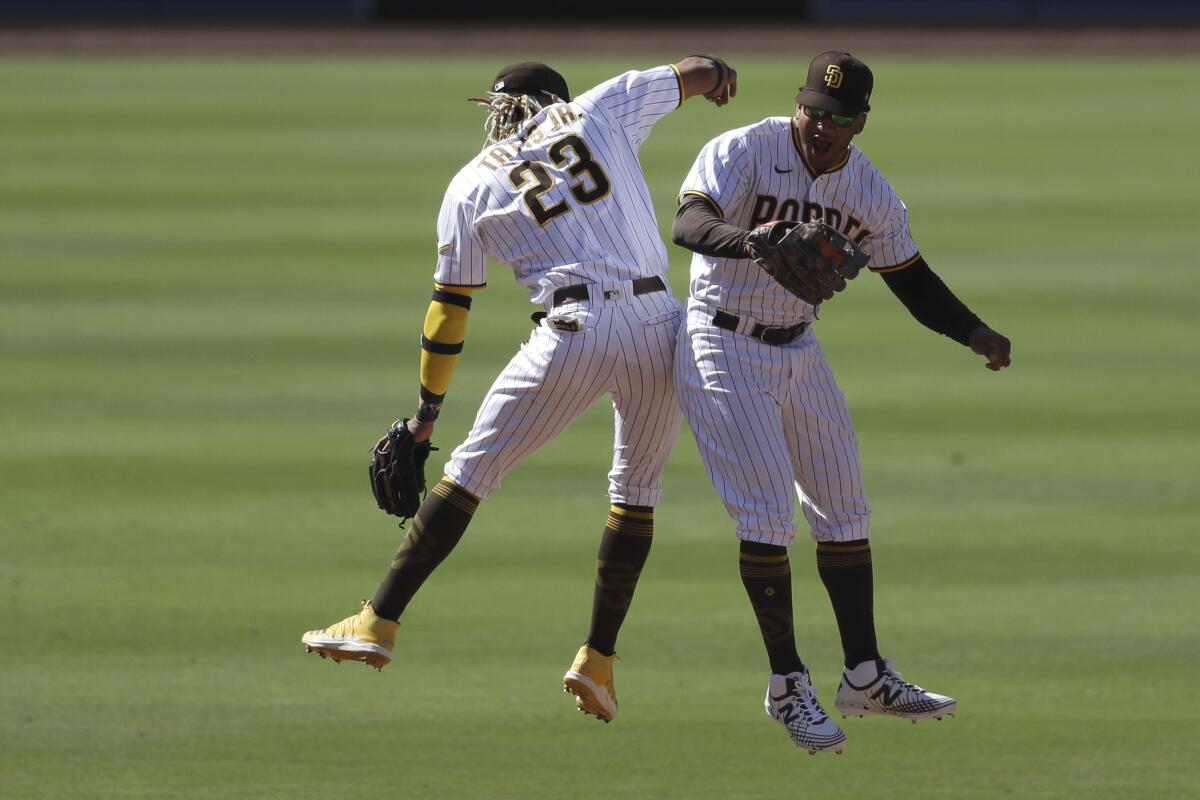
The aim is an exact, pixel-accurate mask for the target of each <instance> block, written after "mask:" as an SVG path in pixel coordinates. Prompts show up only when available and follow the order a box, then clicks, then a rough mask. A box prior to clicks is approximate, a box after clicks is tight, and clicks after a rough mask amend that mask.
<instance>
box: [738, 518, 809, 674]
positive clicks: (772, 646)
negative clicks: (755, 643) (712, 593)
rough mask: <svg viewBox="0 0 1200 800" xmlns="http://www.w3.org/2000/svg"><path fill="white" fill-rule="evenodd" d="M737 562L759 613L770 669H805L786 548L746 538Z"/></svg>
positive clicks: (776, 672)
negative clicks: (794, 617)
mask: <svg viewBox="0 0 1200 800" xmlns="http://www.w3.org/2000/svg"><path fill="white" fill-rule="evenodd" d="M738 566H739V568H740V569H741V573H742V585H743V586H745V587H746V594H747V595H749V597H750V605H751V606H753V607H754V615H755V616H756V617H758V629H759V630H760V631H761V632H762V638H763V644H765V645H766V646H767V657H768V658H769V659H770V660H771V672H773V673H775V674H776V675H787V674H788V673H789V672H798V671H800V670H803V669H804V662H803V661H801V660H800V655H799V654H798V653H797V652H796V632H795V629H794V627H793V625H792V565H791V563H790V562H789V561H788V552H787V548H786V547H781V546H779V545H774V544H761V543H759V542H747V541H743V542H742V545H741V557H740V559H739V561H738Z"/></svg>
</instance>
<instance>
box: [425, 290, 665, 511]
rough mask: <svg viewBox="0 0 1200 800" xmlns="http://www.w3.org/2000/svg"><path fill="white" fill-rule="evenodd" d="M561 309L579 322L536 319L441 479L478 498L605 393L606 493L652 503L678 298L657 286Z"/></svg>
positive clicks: (660, 464) (656, 494) (661, 459)
mask: <svg viewBox="0 0 1200 800" xmlns="http://www.w3.org/2000/svg"><path fill="white" fill-rule="evenodd" d="M629 294H630V295H632V292H629ZM567 307H568V308H572V309H573V312H572V318H573V319H576V320H579V321H580V322H581V323H582V324H583V325H584V326H585V327H584V329H583V330H582V331H578V332H573V333H572V332H565V331H560V330H555V329H554V328H550V327H547V326H546V323H545V322H544V321H543V323H542V326H541V327H539V328H537V329H535V330H534V332H533V335H532V336H531V337H530V339H529V341H528V342H527V343H525V344H524V345H522V346H521V350H520V352H518V353H517V355H516V356H514V357H513V359H512V361H510V362H509V363H508V366H507V367H505V368H504V371H503V372H501V373H500V375H499V377H497V378H496V381H495V383H494V384H493V385H492V388H491V389H490V390H489V391H488V394H487V397H486V398H485V399H484V402H483V405H482V406H481V407H480V409H479V412H478V414H477V415H476V417H475V424H474V426H473V427H472V429H471V433H470V434H469V435H468V436H467V439H466V441H465V442H463V443H462V444H461V445H459V447H458V448H456V449H455V451H454V453H453V454H452V455H451V457H450V462H449V464H448V465H447V467H446V476H447V477H448V478H450V479H451V480H453V481H454V482H455V483H457V484H458V485H459V486H462V487H463V488H464V489H466V490H467V491H469V492H470V493H471V494H473V495H475V496H477V497H479V498H485V497H487V496H488V495H489V494H491V493H492V492H493V491H495V490H496V488H498V487H499V486H500V482H501V480H503V478H504V476H505V475H507V474H508V473H509V471H511V470H512V469H513V468H514V467H515V466H517V464H519V463H520V462H521V461H523V460H524V459H525V458H526V457H527V456H529V455H530V454H531V453H532V452H533V451H535V450H537V449H538V448H539V447H541V446H542V445H543V444H545V443H546V442H548V441H550V440H551V439H553V438H554V437H555V436H557V435H558V434H559V433H561V432H562V430H563V429H564V428H566V427H567V425H568V424H570V423H571V421H573V420H574V419H575V418H576V417H578V416H579V415H580V414H581V413H583V411H584V410H585V409H587V407H588V406H590V405H591V404H592V402H593V401H595V400H596V399H597V398H599V397H600V396H601V395H604V394H610V395H612V398H613V411H614V416H615V420H616V435H615V442H614V447H613V466H612V470H611V471H610V472H609V475H608V478H609V497H610V498H611V500H612V502H614V503H625V504H627V505H635V506H653V505H656V504H657V503H658V501H659V499H660V497H661V496H662V485H661V482H660V476H661V475H662V470H663V468H664V467H665V466H666V461H667V457H668V456H669V455H670V453H671V447H672V445H673V444H674V442H675V434H676V432H677V431H678V428H679V408H678V404H677V402H676V400H675V387H674V385H673V383H672V380H671V371H672V367H671V358H672V351H673V349H674V342H675V338H676V335H677V331H678V329H679V327H680V322H681V313H680V311H679V303H678V301H677V300H676V299H675V298H674V297H672V296H671V295H669V294H668V293H667V292H656V293H654V294H647V295H641V296H640V297H635V298H633V299H632V300H625V299H624V298H621V299H619V300H613V301H606V300H599V301H597V300H592V301H588V302H583V303H572V304H570V305H569V306H567ZM561 308H563V307H560V309H561Z"/></svg>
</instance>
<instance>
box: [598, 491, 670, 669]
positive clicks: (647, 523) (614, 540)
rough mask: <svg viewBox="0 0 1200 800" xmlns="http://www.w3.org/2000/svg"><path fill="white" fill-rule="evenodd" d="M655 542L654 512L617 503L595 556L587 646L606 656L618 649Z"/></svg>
mask: <svg viewBox="0 0 1200 800" xmlns="http://www.w3.org/2000/svg"><path fill="white" fill-rule="evenodd" d="M653 541H654V509H653V508H650V507H649V506H627V505H624V504H623V503H614V504H613V506H612V508H611V509H609V512H608V521H607V522H606V523H605V525H604V535H603V536H602V537H601V539H600V552H599V553H598V554H597V555H596V591H595V593H594V595H593V596H592V626H591V628H590V629H589V630H588V635H587V641H586V642H585V644H587V646H588V647H591V648H593V649H595V650H599V651H600V652H601V653H603V654H604V655H606V656H611V655H612V654H613V653H614V652H615V651H616V647H617V634H618V633H619V632H620V630H621V623H623V622H624V621H625V615H626V614H627V613H628V612H629V604H630V603H631V602H633V592H634V590H635V589H636V588H637V584H638V579H639V578H640V577H641V576H642V567H643V566H645V564H646V558H647V556H649V555H650V545H651V543H652V542H653Z"/></svg>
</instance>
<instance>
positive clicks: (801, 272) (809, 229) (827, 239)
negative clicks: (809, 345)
mask: <svg viewBox="0 0 1200 800" xmlns="http://www.w3.org/2000/svg"><path fill="white" fill-rule="evenodd" d="M746 244H747V246H748V247H749V249H750V257H751V258H753V259H754V262H755V263H756V264H758V265H759V266H760V267H762V268H763V269H764V270H766V272H767V273H768V274H769V275H770V276H771V277H772V278H774V279H775V280H777V281H778V282H779V284H780V285H781V286H783V288H785V289H787V290H788V291H789V292H791V293H792V294H794V295H796V297H799V298H800V299H801V300H803V301H804V302H806V303H808V304H810V305H814V306H815V305H817V304H818V303H821V302H823V301H825V300H829V299H830V298H832V297H833V296H834V294H836V293H837V292H840V291H842V290H843V289H845V288H846V281H848V280H853V279H854V278H855V277H857V276H858V273H859V271H860V270H861V269H862V268H863V267H864V266H866V264H867V261H868V260H869V259H870V256H869V255H868V254H867V253H865V252H864V251H863V250H862V249H861V248H859V247H858V245H856V244H855V243H854V242H852V241H850V239H848V238H846V236H844V235H843V234H841V233H839V232H838V231H837V230H836V229H835V228H833V227H831V226H830V225H828V224H826V223H824V222H821V221H820V220H814V221H812V222H805V223H804V224H800V223H796V222H788V221H784V220H781V221H776V222H768V223H767V224H766V225H763V226H761V227H759V228H755V229H754V230H752V231H751V232H750V236H749V238H748V239H747V240H746Z"/></svg>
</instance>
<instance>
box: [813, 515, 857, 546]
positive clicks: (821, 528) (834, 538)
mask: <svg viewBox="0 0 1200 800" xmlns="http://www.w3.org/2000/svg"><path fill="white" fill-rule="evenodd" d="M809 533H810V535H811V536H812V539H813V541H814V542H852V541H857V540H859V539H869V538H870V534H871V512H870V511H869V510H868V511H866V512H865V513H862V514H855V515H852V516H848V517H843V518H840V519H830V520H821V521H820V522H819V523H818V524H816V525H814V526H813V527H812V529H811V530H810V531H809Z"/></svg>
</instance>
